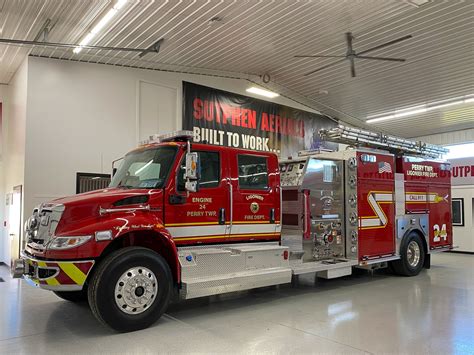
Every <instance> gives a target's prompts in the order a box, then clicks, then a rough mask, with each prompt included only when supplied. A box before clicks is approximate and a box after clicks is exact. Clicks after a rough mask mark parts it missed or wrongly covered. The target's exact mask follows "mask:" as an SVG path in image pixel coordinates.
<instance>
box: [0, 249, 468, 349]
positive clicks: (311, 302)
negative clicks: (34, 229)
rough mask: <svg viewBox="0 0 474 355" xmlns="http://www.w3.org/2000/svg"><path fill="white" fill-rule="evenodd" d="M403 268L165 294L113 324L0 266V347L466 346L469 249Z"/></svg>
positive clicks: (385, 347) (463, 347)
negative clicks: (154, 315) (158, 314)
mask: <svg viewBox="0 0 474 355" xmlns="http://www.w3.org/2000/svg"><path fill="white" fill-rule="evenodd" d="M432 264H433V266H432V268H431V270H424V271H423V272H422V273H421V274H420V275H418V276H417V277H412V278H406V277H397V276H394V275H390V274H388V273H385V272H377V273H375V274H374V275H369V274H368V273H366V272H358V273H357V274H356V275H352V276H350V277H345V278H343V279H336V280H318V281H316V282H315V281H314V277H304V278H300V280H299V281H298V283H296V284H295V285H293V286H289V285H286V286H280V287H269V288H265V289H259V290H253V291H249V292H239V293H236V294H231V295H224V296H214V297H209V298H203V299H197V300H192V301H186V302H181V303H178V304H174V305H172V306H171V308H170V309H169V310H168V312H167V313H166V314H165V315H164V316H163V317H162V318H161V319H160V320H159V321H158V322H157V323H156V324H155V325H154V326H152V327H151V328H149V329H146V330H142V331H138V332H134V333H128V334H117V333H114V332H113V331H110V330H109V329H107V328H104V327H103V326H101V325H100V324H99V323H98V322H97V321H96V320H95V319H94V317H93V316H92V314H91V313H90V311H89V309H88V307H87V305H85V304H82V305H77V304H73V303H69V302H67V301H63V300H60V299H59V298H57V297H56V296H55V295H54V294H53V293H50V292H47V291H42V290H37V289H33V288H32V287H30V286H29V285H26V284H25V283H24V282H20V281H19V280H12V279H10V278H9V276H8V274H7V269H6V267H2V268H0V277H3V278H4V279H5V282H0V353H2V354H4V353H7V354H10V353H15V354H16V353H26V354H68V353H71V354H72V353H89V354H90V353H124V352H127V353H136V354H145V353H158V352H168V353H189V352H193V353H196V352H197V353H246V354H248V353H295V354H299V353H351V354H359V353H373V354H380V353H403V354H450V353H457V354H468V353H472V354H474V256H472V255H462V254H441V255H436V256H434V257H433V260H432Z"/></svg>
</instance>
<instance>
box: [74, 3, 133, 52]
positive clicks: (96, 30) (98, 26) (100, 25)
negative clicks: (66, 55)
mask: <svg viewBox="0 0 474 355" xmlns="http://www.w3.org/2000/svg"><path fill="white" fill-rule="evenodd" d="M127 1H128V0H117V2H116V3H115V5H114V6H113V7H112V8H111V9H110V10H109V11H107V13H106V14H105V15H104V17H102V18H101V19H100V20H99V21H98V22H97V23H96V24H95V26H94V27H92V29H91V30H90V31H89V33H88V34H87V35H85V37H84V38H83V39H82V41H80V42H79V45H78V46H77V47H76V48H74V49H73V52H74V53H75V54H78V53H80V52H81V51H82V48H83V46H87V45H88V44H89V43H90V42H91V41H92V39H93V38H94V37H95V36H96V35H97V33H99V32H100V31H101V30H102V29H103V28H104V27H105V26H106V25H107V24H108V23H109V22H110V20H112V18H113V17H114V16H115V15H117V13H118V12H119V10H120V9H121V8H122V7H124V5H125V4H126V3H127Z"/></svg>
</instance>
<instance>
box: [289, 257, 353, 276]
mask: <svg viewBox="0 0 474 355" xmlns="http://www.w3.org/2000/svg"><path fill="white" fill-rule="evenodd" d="M358 263H359V262H358V261H357V260H348V259H335V260H322V261H312V262H306V263H294V264H291V265H290V267H291V269H292V270H293V275H302V274H309V273H314V272H315V273H316V276H318V277H323V278H325V279H333V278H336V277H342V276H347V275H351V274H352V267H353V266H356V265H357V264H358Z"/></svg>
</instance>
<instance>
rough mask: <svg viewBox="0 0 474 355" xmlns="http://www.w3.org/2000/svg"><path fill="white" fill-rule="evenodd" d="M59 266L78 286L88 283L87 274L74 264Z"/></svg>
mask: <svg viewBox="0 0 474 355" xmlns="http://www.w3.org/2000/svg"><path fill="white" fill-rule="evenodd" d="M58 265H59V267H60V268H61V269H62V270H63V271H64V272H65V273H66V275H67V276H69V277H70V278H71V280H72V281H74V282H75V283H76V284H78V285H83V284H84V282H85V281H86V277H87V276H86V274H84V273H83V272H82V271H81V270H80V269H79V268H78V267H77V266H76V265H74V264H73V263H59V264H58Z"/></svg>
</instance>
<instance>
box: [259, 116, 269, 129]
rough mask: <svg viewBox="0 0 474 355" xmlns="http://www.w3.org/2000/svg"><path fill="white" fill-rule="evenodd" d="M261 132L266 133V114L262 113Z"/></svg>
mask: <svg viewBox="0 0 474 355" xmlns="http://www.w3.org/2000/svg"><path fill="white" fill-rule="evenodd" d="M261 129H262V131H267V132H268V114H267V113H266V112H262V127H261Z"/></svg>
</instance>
